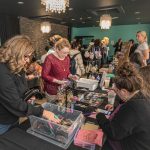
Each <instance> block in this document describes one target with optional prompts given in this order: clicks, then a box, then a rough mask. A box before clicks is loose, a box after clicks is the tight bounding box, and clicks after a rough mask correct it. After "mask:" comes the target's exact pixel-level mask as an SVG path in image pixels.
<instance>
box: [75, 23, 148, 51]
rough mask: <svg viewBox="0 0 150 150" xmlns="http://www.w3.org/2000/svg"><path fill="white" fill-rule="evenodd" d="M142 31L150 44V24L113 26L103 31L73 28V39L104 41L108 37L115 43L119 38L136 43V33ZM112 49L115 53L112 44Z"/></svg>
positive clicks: (85, 41) (94, 28)
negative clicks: (97, 39)
mask: <svg viewBox="0 0 150 150" xmlns="http://www.w3.org/2000/svg"><path fill="white" fill-rule="evenodd" d="M142 30H144V31H146V33H147V35H148V41H149V42H150V24H136V25H119V26H112V27H111V28H110V29H109V30H101V29H100V27H86V28H72V39H73V38H74V37H75V36H94V39H96V38H100V39H102V38H103V37H105V36H107V37H109V39H110V41H115V42H116V41H117V40H118V38H122V40H123V41H128V40H129V39H134V40H135V41H136V32H137V31H142ZM89 40H90V38H89V39H87V40H84V41H83V42H84V44H87V43H88V42H89ZM110 49H111V51H113V48H112V46H111V44H110ZM110 53H112V52H110Z"/></svg>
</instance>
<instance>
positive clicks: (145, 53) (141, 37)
mask: <svg viewBox="0 0 150 150" xmlns="http://www.w3.org/2000/svg"><path fill="white" fill-rule="evenodd" d="M136 38H137V41H138V42H139V46H138V47H137V49H136V50H135V52H140V53H141V54H142V57H143V62H144V63H145V65H146V64H147V63H146V61H147V60H148V59H149V47H148V44H147V34H146V32H145V31H138V32H137V34H136Z"/></svg>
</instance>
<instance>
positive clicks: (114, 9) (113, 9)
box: [87, 5, 125, 16]
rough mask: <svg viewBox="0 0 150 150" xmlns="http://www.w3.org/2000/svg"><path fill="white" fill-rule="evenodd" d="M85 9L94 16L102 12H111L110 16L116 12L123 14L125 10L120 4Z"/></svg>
mask: <svg viewBox="0 0 150 150" xmlns="http://www.w3.org/2000/svg"><path fill="white" fill-rule="evenodd" d="M87 11H88V12H89V13H91V14H93V15H95V16H100V15H103V14H111V15H112V16H116V15H118V14H125V10H124V9H123V7H122V5H118V6H111V7H99V8H92V9H88V10H87Z"/></svg>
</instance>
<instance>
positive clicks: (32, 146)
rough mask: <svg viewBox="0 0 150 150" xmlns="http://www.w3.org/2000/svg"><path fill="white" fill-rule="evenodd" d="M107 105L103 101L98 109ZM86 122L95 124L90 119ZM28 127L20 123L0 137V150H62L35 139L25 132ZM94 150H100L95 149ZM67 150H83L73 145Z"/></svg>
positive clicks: (28, 125) (28, 124)
mask: <svg viewBox="0 0 150 150" xmlns="http://www.w3.org/2000/svg"><path fill="white" fill-rule="evenodd" d="M106 104H107V100H104V102H103V104H102V105H101V106H100V108H104V106H105V105H106ZM86 120H88V121H91V122H96V120H93V119H91V118H87V119H86ZM29 127H30V123H29V121H28V120H27V121H26V122H24V123H22V124H21V125H20V126H19V127H15V128H13V129H11V130H10V131H8V132H7V133H5V134H4V135H1V136H0V150H63V148H61V147H58V146H56V145H54V144H52V143H49V142H47V141H44V140H42V139H40V138H38V137H35V136H33V135H31V134H29V133H27V132H26V130H27V129H28V128H29ZM96 149H100V148H99V147H96ZM68 150H83V148H81V147H78V146H75V145H74V144H73V143H72V144H71V145H70V146H69V148H68Z"/></svg>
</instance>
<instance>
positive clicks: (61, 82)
mask: <svg viewBox="0 0 150 150" xmlns="http://www.w3.org/2000/svg"><path fill="white" fill-rule="evenodd" d="M53 82H54V83H57V84H59V85H65V84H67V81H65V80H57V79H54V80H53Z"/></svg>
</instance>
